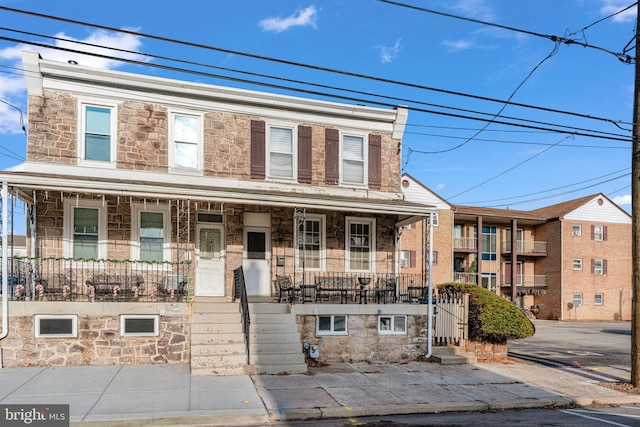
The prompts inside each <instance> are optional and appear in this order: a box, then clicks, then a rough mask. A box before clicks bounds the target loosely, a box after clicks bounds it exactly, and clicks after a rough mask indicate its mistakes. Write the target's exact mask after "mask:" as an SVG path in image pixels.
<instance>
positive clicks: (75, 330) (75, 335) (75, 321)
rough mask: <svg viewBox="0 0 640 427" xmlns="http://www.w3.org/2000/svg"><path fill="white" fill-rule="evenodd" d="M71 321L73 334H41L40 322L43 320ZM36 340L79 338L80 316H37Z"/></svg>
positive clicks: (35, 323)
mask: <svg viewBox="0 0 640 427" xmlns="http://www.w3.org/2000/svg"><path fill="white" fill-rule="evenodd" d="M56 319H70V320H71V333H69V334H42V333H41V332H40V329H41V327H40V322H41V321H42V320H56ZM34 326H35V331H34V332H35V337H36V338H78V315H77V314H36V315H35V319H34Z"/></svg>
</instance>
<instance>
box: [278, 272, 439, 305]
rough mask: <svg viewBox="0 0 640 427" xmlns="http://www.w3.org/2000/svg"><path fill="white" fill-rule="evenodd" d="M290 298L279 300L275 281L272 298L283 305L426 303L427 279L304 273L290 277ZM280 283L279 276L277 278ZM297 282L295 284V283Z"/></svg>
mask: <svg viewBox="0 0 640 427" xmlns="http://www.w3.org/2000/svg"><path fill="white" fill-rule="evenodd" d="M285 277H290V278H292V280H291V281H292V283H294V290H293V298H284V299H283V298H282V292H281V289H280V287H279V286H278V282H277V280H274V285H273V289H272V296H273V297H274V298H277V299H278V300H280V301H283V300H284V301H287V302H292V301H293V302H295V301H298V302H303V303H306V302H316V303H323V302H330V303H341V304H347V303H357V304H368V303H377V304H380V303H383V304H387V303H405V302H419V303H426V302H427V294H428V277H427V276H424V275H422V274H392V273H343V272H306V273H305V274H304V283H303V282H302V280H301V278H302V277H303V276H302V275H300V274H298V275H295V277H294V275H290V276H286V275H285ZM279 278H280V280H282V276H279ZM296 280H297V281H298V283H295V281H296Z"/></svg>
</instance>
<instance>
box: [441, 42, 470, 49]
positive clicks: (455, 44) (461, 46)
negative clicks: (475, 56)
mask: <svg viewBox="0 0 640 427" xmlns="http://www.w3.org/2000/svg"><path fill="white" fill-rule="evenodd" d="M441 44H442V45H443V46H446V47H448V48H450V49H451V50H466V49H471V48H473V47H475V43H474V42H472V41H470V40H444V41H442V42H441Z"/></svg>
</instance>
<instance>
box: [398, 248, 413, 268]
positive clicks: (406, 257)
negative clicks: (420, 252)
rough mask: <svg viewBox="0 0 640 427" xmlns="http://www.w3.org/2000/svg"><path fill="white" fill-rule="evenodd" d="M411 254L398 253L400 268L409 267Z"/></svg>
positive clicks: (408, 252) (407, 252)
mask: <svg viewBox="0 0 640 427" xmlns="http://www.w3.org/2000/svg"><path fill="white" fill-rule="evenodd" d="M411 252H413V251H400V267H411Z"/></svg>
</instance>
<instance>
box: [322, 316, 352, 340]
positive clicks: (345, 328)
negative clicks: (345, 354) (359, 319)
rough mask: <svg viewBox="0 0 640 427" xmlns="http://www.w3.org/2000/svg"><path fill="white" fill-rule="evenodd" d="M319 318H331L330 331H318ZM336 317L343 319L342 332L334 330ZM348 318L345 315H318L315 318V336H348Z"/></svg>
mask: <svg viewBox="0 0 640 427" xmlns="http://www.w3.org/2000/svg"><path fill="white" fill-rule="evenodd" d="M321 317H329V318H331V321H330V323H331V326H330V328H331V329H330V330H320V318H321ZM336 317H344V331H336V330H335V319H336ZM348 325H349V316H347V315H346V314H330V315H329V314H327V315H318V316H316V336H323V335H349V327H348Z"/></svg>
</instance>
